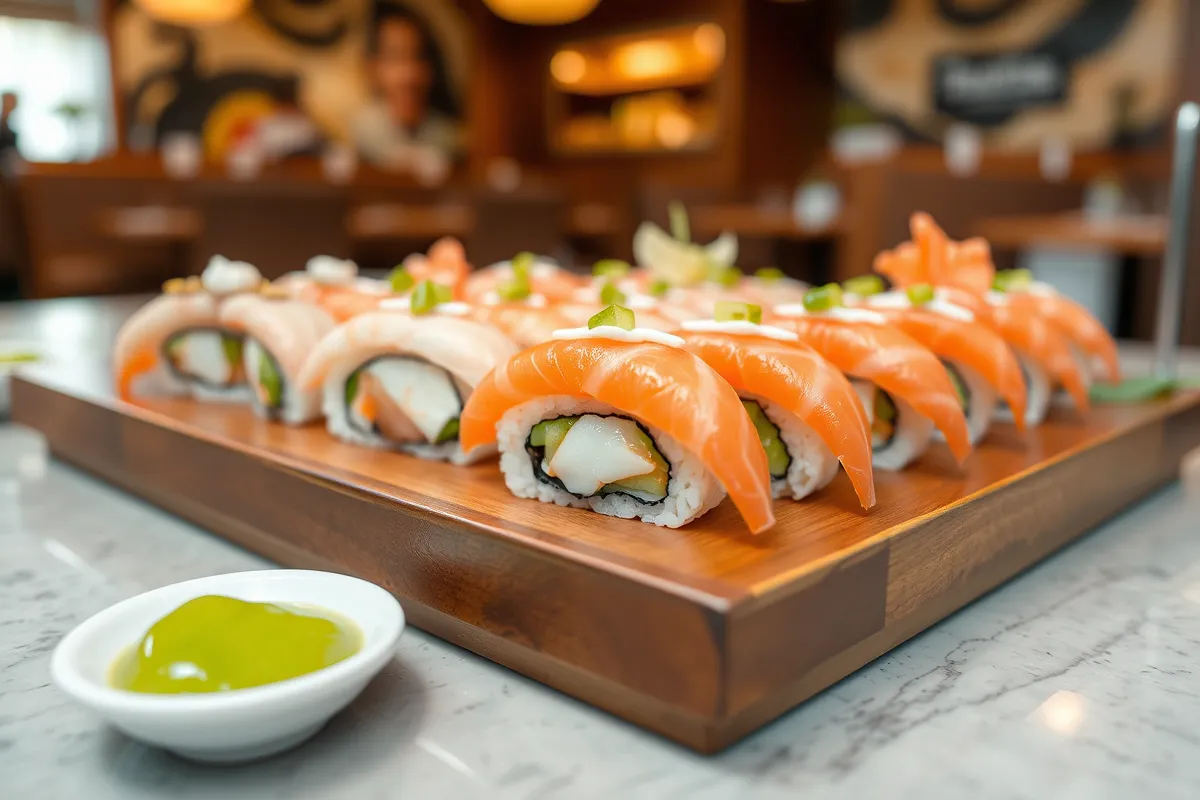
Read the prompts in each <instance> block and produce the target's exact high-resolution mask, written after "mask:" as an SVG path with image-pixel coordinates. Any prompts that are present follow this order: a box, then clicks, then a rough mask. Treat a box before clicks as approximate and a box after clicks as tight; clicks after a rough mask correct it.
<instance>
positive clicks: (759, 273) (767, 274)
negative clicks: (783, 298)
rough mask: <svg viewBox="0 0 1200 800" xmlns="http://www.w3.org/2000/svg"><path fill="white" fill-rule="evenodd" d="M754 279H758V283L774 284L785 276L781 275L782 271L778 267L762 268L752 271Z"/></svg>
mask: <svg viewBox="0 0 1200 800" xmlns="http://www.w3.org/2000/svg"><path fill="white" fill-rule="evenodd" d="M754 277H756V278H758V279H759V280H760V281H765V282H767V283H775V282H776V281H781V280H783V279H784V277H786V276H785V275H784V274H783V270H781V269H780V268H779V267H762V268H760V269H756V270H755V271H754Z"/></svg>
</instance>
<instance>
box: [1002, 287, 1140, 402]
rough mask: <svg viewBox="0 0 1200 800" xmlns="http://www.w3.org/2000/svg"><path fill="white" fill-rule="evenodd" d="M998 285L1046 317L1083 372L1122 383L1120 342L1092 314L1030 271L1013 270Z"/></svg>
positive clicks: (1013, 298) (1015, 298)
mask: <svg viewBox="0 0 1200 800" xmlns="http://www.w3.org/2000/svg"><path fill="white" fill-rule="evenodd" d="M996 284H997V285H998V286H1002V287H1004V289H1005V292H1006V294H1008V295H1009V297H1010V298H1011V299H1012V300H1013V301H1015V302H1017V303H1018V304H1026V305H1027V307H1028V308H1029V309H1030V311H1031V313H1033V314H1036V315H1037V316H1040V317H1043V318H1044V319H1045V320H1046V321H1047V322H1049V323H1050V325H1051V326H1053V327H1054V329H1055V330H1057V331H1058V332H1059V333H1060V334H1062V335H1063V336H1065V337H1067V340H1068V341H1069V342H1070V343H1071V346H1072V347H1073V348H1074V349H1075V350H1076V351H1077V355H1078V357H1079V360H1080V361H1082V362H1083V366H1084V372H1085V374H1086V375H1087V376H1088V377H1089V378H1090V377H1091V376H1092V375H1096V376H1098V377H1101V378H1103V379H1104V380H1106V381H1108V382H1110V383H1119V382H1120V380H1121V365H1120V361H1119V359H1118V357H1117V343H1116V341H1115V340H1114V339H1113V337H1112V335H1111V334H1109V332H1108V331H1107V330H1105V328H1104V326H1103V325H1102V324H1101V323H1100V320H1098V319H1096V318H1095V317H1094V316H1093V315H1092V312H1090V311H1088V310H1087V309H1086V308H1084V307H1083V306H1082V305H1081V304H1079V303H1077V302H1075V301H1074V300H1072V299H1071V298H1069V297H1067V296H1065V295H1063V294H1060V293H1059V292H1058V290H1056V289H1055V288H1054V287H1053V286H1051V285H1050V284H1048V283H1042V282H1041V281H1035V280H1033V278H1032V275H1030V273H1029V272H1028V270H1010V271H1008V272H1001V273H998V274H997V275H996Z"/></svg>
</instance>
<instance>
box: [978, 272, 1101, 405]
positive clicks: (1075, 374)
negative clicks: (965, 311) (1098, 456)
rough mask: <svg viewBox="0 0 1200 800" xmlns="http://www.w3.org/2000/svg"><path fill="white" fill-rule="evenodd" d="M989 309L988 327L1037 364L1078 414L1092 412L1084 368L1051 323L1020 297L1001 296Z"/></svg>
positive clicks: (1064, 338) (1063, 337)
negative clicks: (1072, 404)
mask: <svg viewBox="0 0 1200 800" xmlns="http://www.w3.org/2000/svg"><path fill="white" fill-rule="evenodd" d="M989 305H990V306H991V310H990V315H991V324H992V327H994V328H995V329H996V332H997V333H999V334H1000V336H1001V337H1002V338H1003V339H1004V341H1006V342H1008V344H1009V345H1011V346H1012V347H1013V348H1014V349H1016V350H1019V351H1020V352H1022V353H1024V354H1025V355H1026V356H1027V357H1028V358H1031V359H1033V360H1034V361H1035V362H1037V363H1038V364H1039V365H1040V366H1041V367H1042V369H1044V370H1046V372H1048V373H1049V374H1050V377H1051V378H1052V379H1053V380H1054V382H1055V383H1057V384H1058V385H1060V386H1062V387H1063V388H1064V389H1066V390H1067V393H1068V394H1070V395H1071V399H1072V400H1074V401H1075V407H1076V408H1078V409H1079V410H1080V411H1087V410H1089V409H1090V408H1091V401H1090V399H1089V397H1088V381H1087V376H1086V375H1085V374H1084V372H1083V365H1082V364H1080V363H1079V361H1078V359H1076V358H1075V357H1074V356H1073V355H1072V354H1071V345H1070V343H1069V342H1068V340H1067V337H1065V336H1063V335H1062V334H1061V333H1059V332H1058V330H1057V329H1056V328H1055V327H1054V326H1053V325H1051V324H1050V322H1049V321H1048V320H1047V319H1045V318H1044V317H1042V316H1041V315H1039V314H1035V313H1032V311H1031V310H1030V308H1029V307H1028V305H1027V303H1026V301H1024V300H1022V299H1020V295H1003V296H1002V297H1001V298H998V299H997V300H996V301H995V302H993V303H990V304H989Z"/></svg>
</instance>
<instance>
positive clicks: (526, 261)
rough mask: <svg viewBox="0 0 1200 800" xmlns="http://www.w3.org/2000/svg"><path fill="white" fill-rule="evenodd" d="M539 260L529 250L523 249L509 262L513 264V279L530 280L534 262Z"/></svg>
mask: <svg viewBox="0 0 1200 800" xmlns="http://www.w3.org/2000/svg"><path fill="white" fill-rule="evenodd" d="M535 261H537V256H535V255H534V254H533V253H530V252H529V251H528V250H523V251H521V252H520V253H517V254H516V255H515V256H513V257H512V261H510V262H509V264H510V265H511V266H512V276H513V280H518V281H525V282H526V283H528V282H529V279H530V276H531V275H532V274H533V264H534V262H535Z"/></svg>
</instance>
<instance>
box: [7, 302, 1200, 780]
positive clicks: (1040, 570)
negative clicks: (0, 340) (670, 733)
mask: <svg viewBox="0 0 1200 800" xmlns="http://www.w3.org/2000/svg"><path fill="white" fill-rule="evenodd" d="M2 332H3V326H2V325H0V333H2ZM12 430H13V429H12V428H11V427H7V428H6V427H5V426H0V797H4V798H7V797H14V798H39V799H40V798H95V800H108V799H109V798H114V799H115V798H121V799H122V800H124V799H125V798H135V799H136V798H158V797H167V798H172V799H173V800H184V799H186V798H241V797H252V798H280V799H281V800H282V799H283V798H287V799H288V800H292V799H293V798H334V799H335V800H336V799H337V798H354V799H355V800H360V799H362V800H373V799H374V798H400V797H404V798H425V797H430V798H456V799H457V798H474V797H499V798H529V799H530V800H533V799H534V798H560V797H562V798H585V799H588V798H621V800H632V799H633V798H655V799H656V800H657V798H689V799H692V798H696V799H699V800H709V799H710V798H713V799H715V798H728V797H756V798H758V797H762V798H768V799H769V800H770V799H773V798H798V797H803V798H826V797H853V798H859V797H869V798H885V797H900V798H907V797H921V798H956V799H957V798H971V800H992V799H993V798H997V799H999V798H1054V800H1097V799H1099V800H1107V798H1113V799H1114V800H1115V799H1116V798H1132V797H1146V798H1150V797H1153V798H1168V799H1171V798H1180V800H1183V799H1184V798H1196V797H1200V674H1198V671H1200V536H1198V535H1197V533H1198V529H1200V498H1198V497H1194V498H1192V499H1190V500H1189V499H1187V498H1186V497H1185V494H1184V493H1183V492H1182V491H1180V489H1179V487H1178V486H1174V487H1172V488H1169V489H1167V490H1165V491H1163V492H1160V493H1158V494H1157V495H1155V496H1154V497H1152V498H1150V499H1149V500H1147V501H1146V502H1144V503H1143V504H1141V505H1140V506H1138V507H1137V508H1135V509H1133V510H1132V511H1130V512H1128V513H1126V514H1124V515H1122V516H1120V517H1118V518H1117V519H1115V520H1113V521H1111V522H1109V523H1108V524H1106V525H1105V526H1103V527H1102V528H1101V529H1099V530H1098V531H1096V532H1094V533H1092V534H1091V535H1089V536H1087V537H1085V538H1084V539H1082V540H1080V541H1079V542H1077V543H1076V544H1074V545H1072V546H1070V547H1069V548H1067V549H1066V550H1064V551H1063V552H1061V553H1059V554H1058V555H1056V556H1054V557H1053V558H1051V559H1049V560H1047V561H1045V562H1043V563H1042V564H1041V565H1039V566H1038V567H1036V568H1034V569H1032V570H1030V571H1029V572H1027V573H1026V574H1024V575H1023V576H1021V577H1019V578H1018V579H1016V580H1014V581H1012V582H1010V583H1009V584H1007V585H1006V586H1004V587H1003V588H1001V589H999V590H997V591H995V592H993V593H992V594H990V595H988V596H986V597H984V598H982V599H981V600H979V601H977V602H976V603H974V604H973V605H971V606H969V607H968V608H966V609H964V610H963V611H961V612H959V613H958V614H956V615H954V616H952V617H951V618H949V619H947V620H945V621H944V622H942V623H941V624H939V625H937V626H936V627H934V628H932V629H930V630H928V631H926V632H925V633H924V634H922V635H920V636H918V637H916V638H914V639H913V640H911V641H909V642H908V643H906V644H904V645H902V646H901V647H899V648H897V649H895V650H894V651H892V652H891V653H889V654H888V655H886V656H884V657H882V658H880V659H879V660H877V661H875V662H874V663H872V664H870V665H868V666H867V667H865V668H863V669H862V670H861V671H860V672H858V673H857V674H855V675H853V676H851V677H850V678H848V679H846V680H845V681H843V682H841V683H840V684H838V685H836V686H834V687H832V688H831V689H829V690H828V691H826V692H824V693H823V694H821V695H819V696H818V697H816V698H814V699H813V700H811V701H810V702H808V703H806V704H804V705H803V706H801V707H800V708H798V709H797V710H795V711H793V712H791V713H790V714H788V715H786V716H785V717H783V718H782V719H781V720H779V721H778V722H776V723H774V724H773V725H771V726H769V727H767V728H766V729H764V730H762V731H760V732H758V733H757V734H755V735H753V736H751V737H749V738H748V739H747V740H745V741H744V742H743V743H741V744H739V745H737V746H735V747H733V748H731V749H730V750H729V751H727V752H725V753H723V754H721V755H719V756H716V757H710V758H706V757H702V756H697V755H694V754H692V753H690V752H687V751H685V750H683V749H681V748H679V747H676V746H674V745H672V744H670V743H668V742H666V741H664V740H662V739H659V738H657V737H655V736H653V735H651V734H648V733H645V732H642V731H640V730H639V729H637V728H634V727H633V726H630V725H627V724H625V723H623V722H621V721H619V720H617V719H615V718H613V717H610V716H608V715H606V714H605V713H603V712H600V711H597V710H595V709H592V708H590V707H588V706H586V705H584V704H582V703H578V702H575V701H573V700H571V699H570V698H567V697H566V696H564V695H561V694H558V693H557V692H554V691H552V690H549V689H547V688H544V687H542V686H540V685H538V684H536V683H533V682H531V681H528V680H526V679H524V678H522V677H520V676H519V675H516V674H514V673H511V672H509V671H507V670H505V669H503V668H501V667H499V666H496V665H494V664H491V663H490V662H487V661H485V660H483V659H480V658H478V657H476V656H474V655H472V654H471V653H468V652H466V651H463V650H459V649H457V648H455V647H453V646H450V645H447V644H445V643H443V642H440V641H438V640H436V639H434V638H432V637H429V636H427V635H425V634H423V633H421V632H419V631H415V630H411V629H410V630H409V631H407V632H406V633H405V635H404V638H403V640H402V641H401V644H400V647H399V649H398V652H397V655H396V660H395V662H394V663H393V664H392V666H391V667H390V668H389V669H387V670H386V671H385V673H384V674H383V675H382V676H381V677H380V678H379V679H378V680H377V681H376V682H375V683H373V684H372V685H371V686H370V687H369V688H368V690H367V692H366V694H365V695H363V696H362V697H361V698H359V700H358V701H356V702H355V703H354V704H353V705H352V706H351V708H350V710H349V711H348V712H346V713H344V714H343V715H341V716H339V717H338V718H336V719H335V720H334V721H333V722H332V723H331V724H330V726H329V727H328V728H327V729H326V730H325V731H323V732H322V733H321V734H319V735H318V736H317V737H316V738H315V739H313V740H312V741H310V742H309V743H308V744H306V745H304V746H303V747H301V748H300V749H298V750H296V751H294V752H292V753H289V754H287V755H284V756H282V757H279V758H275V759H272V760H268V761H265V762H261V763H258V764H251V765H247V766H241V767H234V768H215V767H204V766H198V765H194V764H190V763H187V762H184V761H181V760H178V759H176V758H174V757H172V756H169V755H166V754H164V753H162V752H158V751H155V750H152V749H150V748H147V747H144V746H142V745H140V744H137V743H135V742H132V741H130V740H128V739H126V738H125V737H123V736H122V735H120V734H118V733H116V732H114V731H112V730H111V729H108V728H106V727H105V726H104V725H103V724H102V723H100V722H99V721H98V720H97V719H96V718H95V717H93V716H91V715H90V714H88V713H87V712H86V711H84V710H83V709H81V708H79V707H77V706H74V705H72V704H71V703H70V702H69V701H68V700H67V698H66V697H65V696H64V695H63V694H61V693H60V692H59V691H57V690H56V689H55V687H53V686H52V685H50V680H49V675H48V664H49V657H50V653H51V650H52V649H53V647H54V646H55V644H56V643H57V641H58V639H59V638H60V637H61V636H62V635H63V634H64V633H65V632H66V631H67V630H69V629H70V628H71V627H72V626H74V625H75V624H77V623H78V622H80V621H82V620H83V619H84V618H86V617H87V616H89V615H90V614H92V613H94V612H95V611H98V610H99V609H101V608H103V607H104V606H106V605H108V604H110V603H112V602H114V601H116V600H119V599H121V598H123V597H126V596H129V595H132V594H134V593H137V592H140V591H142V590H144V589H147V588H150V587H154V586H159V585H163V584H167V583H172V582H175V581H179V580H184V579H187V578H192V577H198V576H202V575H209V574H214V573H219V572H227V571H233V570H245V569H257V568H261V567H262V566H264V562H263V561H262V560H261V559H259V558H257V557H256V556H253V555H251V554H249V553H247V552H245V551H243V550H240V549H238V548H236V547H234V546H232V545H229V544H227V543H225V542H224V541H223V540H220V539H218V538H216V537H214V536H212V535H209V534H207V533H205V532H204V531H202V530H199V529H197V528H195V527H193V526H191V525H188V524H187V523H184V522H182V521H180V520H178V519H176V518H174V517H171V516H169V515H167V514H164V513H163V512H161V511H158V510H157V509H155V508H153V507H151V506H149V505H146V504H144V503H142V502H140V501H138V500H136V499H134V498H132V497H130V496H128V495H125V494H122V493H120V492H118V491H116V490H114V489H112V488H110V487H108V486H107V485H105V484H102V483H100V482H98V481H96V480H93V479H92V478H90V477H88V476H86V475H84V474H82V473H79V472H77V471H75V470H73V469H70V468H68V467H65V466H62V465H59V464H54V463H52V464H50V465H49V468H48V469H46V470H41V469H36V468H30V465H29V464H28V463H25V464H23V465H22V466H20V468H17V467H15V466H14V462H15V458H16V455H17V452H16V451H17V450H18V446H17V445H14V444H12V443H11V441H10V442H9V444H7V445H6V444H4V439H3V435H4V434H10V433H11V432H12Z"/></svg>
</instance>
